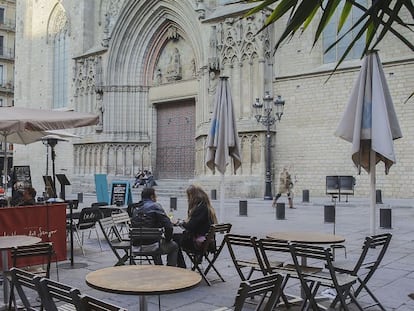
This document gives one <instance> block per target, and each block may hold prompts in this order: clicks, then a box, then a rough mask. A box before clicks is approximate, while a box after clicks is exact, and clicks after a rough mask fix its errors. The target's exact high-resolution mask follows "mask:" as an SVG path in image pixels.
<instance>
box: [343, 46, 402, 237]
mask: <svg viewBox="0 0 414 311" xmlns="http://www.w3.org/2000/svg"><path fill="white" fill-rule="evenodd" d="M335 135H336V136H339V137H341V138H343V139H345V140H346V141H349V142H350V143H352V161H353V162H354V164H355V165H356V166H357V167H358V171H359V173H360V172H361V167H362V168H364V169H365V170H366V171H367V172H368V173H369V175H370V195H371V197H370V232H371V234H375V230H376V199H375V190H376V189H375V187H376V186H375V184H376V180H375V167H376V164H377V163H378V162H384V165H385V173H386V174H388V171H389V169H390V167H391V166H392V165H393V164H394V163H396V157H395V152H394V142H393V140H394V139H398V138H401V137H402V133H401V130H400V126H399V124H398V119H397V115H396V113H395V109H394V105H393V102H392V99H391V95H390V91H389V89H388V86H387V81H386V79H385V75H384V71H383V69H382V65H381V61H380V59H379V56H378V53H377V51H371V52H370V53H369V54H367V55H366V56H365V58H364V60H363V63H362V67H361V71H360V73H359V76H358V79H357V80H356V82H355V84H354V87H353V89H352V92H351V97H350V99H349V102H348V105H347V107H346V110H345V112H344V114H343V116H342V120H341V122H340V123H339V126H338V128H337V130H336V132H335Z"/></svg>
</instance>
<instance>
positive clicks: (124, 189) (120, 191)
mask: <svg viewBox="0 0 414 311" xmlns="http://www.w3.org/2000/svg"><path fill="white" fill-rule="evenodd" d="M130 203H132V196H131V185H130V183H129V182H128V181H114V182H112V187H111V204H114V205H126V204H130Z"/></svg>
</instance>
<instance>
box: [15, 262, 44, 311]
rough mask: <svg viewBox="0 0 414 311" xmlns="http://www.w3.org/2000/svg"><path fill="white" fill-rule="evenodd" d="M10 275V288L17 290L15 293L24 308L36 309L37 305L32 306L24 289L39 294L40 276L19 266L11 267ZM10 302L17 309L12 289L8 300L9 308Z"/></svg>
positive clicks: (32, 310)
mask: <svg viewBox="0 0 414 311" xmlns="http://www.w3.org/2000/svg"><path fill="white" fill-rule="evenodd" d="M10 276H11V284H12V288H14V290H15V292H17V294H18V295H19V297H20V300H21V302H22V304H23V307H24V309H25V310H28V311H35V310H38V308H37V307H34V306H32V304H31V302H30V300H29V298H28V296H29V295H27V291H26V290H27V289H30V290H31V292H35V293H36V295H37V296H40V295H39V292H38V289H39V282H40V279H41V276H39V275H36V274H33V273H30V272H27V271H24V270H22V269H19V268H11V269H10ZM24 288H25V289H24ZM12 303H13V305H14V309H15V310H18V307H17V304H16V297H15V294H14V291H13V295H12V296H11V299H10V302H9V310H12Z"/></svg>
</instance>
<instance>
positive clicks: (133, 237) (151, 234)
mask: <svg viewBox="0 0 414 311" xmlns="http://www.w3.org/2000/svg"><path fill="white" fill-rule="evenodd" d="M162 237H163V229H162V228H144V227H140V228H131V229H130V230H129V240H130V250H129V253H130V257H129V259H130V264H131V265H135V264H136V262H135V259H137V258H138V259H140V263H142V259H143V258H145V259H146V260H147V261H148V263H151V259H150V258H152V260H153V262H154V263H155V264H160V265H161V264H162V259H161V251H160V247H159V245H160V242H161V239H162Z"/></svg>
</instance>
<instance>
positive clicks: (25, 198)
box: [16, 187, 36, 206]
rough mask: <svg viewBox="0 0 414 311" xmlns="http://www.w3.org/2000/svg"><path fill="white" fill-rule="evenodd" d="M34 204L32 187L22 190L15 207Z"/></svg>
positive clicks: (34, 197)
mask: <svg viewBox="0 0 414 311" xmlns="http://www.w3.org/2000/svg"><path fill="white" fill-rule="evenodd" d="M35 204H36V190H35V189H34V188H32V187H27V188H24V190H23V194H22V197H21V198H20V201H19V202H18V203H17V204H16V206H24V205H35Z"/></svg>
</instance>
